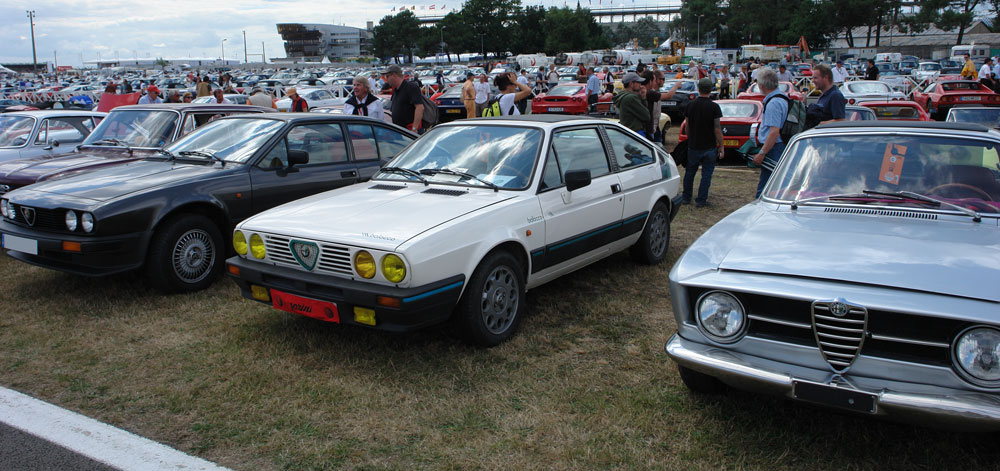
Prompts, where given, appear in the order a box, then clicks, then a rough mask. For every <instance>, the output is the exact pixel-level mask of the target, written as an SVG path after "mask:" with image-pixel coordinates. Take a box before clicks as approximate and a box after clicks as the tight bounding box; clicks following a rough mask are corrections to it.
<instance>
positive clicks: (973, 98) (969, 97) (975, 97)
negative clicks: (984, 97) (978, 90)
mask: <svg viewBox="0 0 1000 471" xmlns="http://www.w3.org/2000/svg"><path fill="white" fill-rule="evenodd" d="M961 100H962V101H979V97H977V96H963V97H962V98H961Z"/></svg>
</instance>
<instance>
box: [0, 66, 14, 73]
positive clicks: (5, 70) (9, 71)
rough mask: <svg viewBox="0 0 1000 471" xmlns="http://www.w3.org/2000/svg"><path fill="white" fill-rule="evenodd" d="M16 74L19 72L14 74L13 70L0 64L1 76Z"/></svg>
mask: <svg viewBox="0 0 1000 471" xmlns="http://www.w3.org/2000/svg"><path fill="white" fill-rule="evenodd" d="M16 73H17V72H14V71H13V70H10V69H8V68H6V67H4V66H3V65H2V64H0V74H16Z"/></svg>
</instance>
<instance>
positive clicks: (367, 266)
mask: <svg viewBox="0 0 1000 471" xmlns="http://www.w3.org/2000/svg"><path fill="white" fill-rule="evenodd" d="M354 271H356V272H358V275H361V277H362V278H369V279H370V278H372V277H374V276H375V257H372V254H370V253H368V252H366V251H364V250H361V251H359V252H358V253H356V254H354Z"/></svg>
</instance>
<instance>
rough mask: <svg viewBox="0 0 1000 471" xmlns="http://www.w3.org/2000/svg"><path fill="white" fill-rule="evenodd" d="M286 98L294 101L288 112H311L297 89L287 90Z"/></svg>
mask: <svg viewBox="0 0 1000 471" xmlns="http://www.w3.org/2000/svg"><path fill="white" fill-rule="evenodd" d="M216 91H218V90H216ZM285 96H287V97H288V99H289V100H292V106H290V107H289V108H288V111H291V112H293V113H294V112H296V111H301V112H303V113H305V112H308V111H309V103H308V102H306V99H305V98H302V97H300V96H299V91H298V90H296V89H295V87H292V88H289V89H288V90H285Z"/></svg>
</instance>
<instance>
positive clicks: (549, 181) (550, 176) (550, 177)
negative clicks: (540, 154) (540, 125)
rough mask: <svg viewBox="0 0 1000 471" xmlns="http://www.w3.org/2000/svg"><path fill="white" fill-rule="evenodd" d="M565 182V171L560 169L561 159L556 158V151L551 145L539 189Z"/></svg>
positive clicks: (553, 186)
mask: <svg viewBox="0 0 1000 471" xmlns="http://www.w3.org/2000/svg"><path fill="white" fill-rule="evenodd" d="M562 184H563V172H562V171H560V169H559V159H557V158H556V151H555V149H554V148H552V147H549V152H548V155H547V156H546V157H545V168H544V169H542V184H541V185H540V186H539V188H538V189H539V190H545V189H548V188H555V187H557V186H560V185H562Z"/></svg>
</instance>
